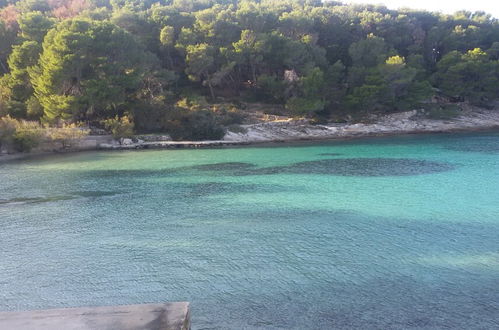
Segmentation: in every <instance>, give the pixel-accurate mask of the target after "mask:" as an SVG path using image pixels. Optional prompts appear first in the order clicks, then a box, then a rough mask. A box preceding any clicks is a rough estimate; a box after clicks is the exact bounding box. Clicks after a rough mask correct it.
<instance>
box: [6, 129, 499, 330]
mask: <svg viewBox="0 0 499 330" xmlns="http://www.w3.org/2000/svg"><path fill="white" fill-rule="evenodd" d="M498 188H499V134H492V133H491V134H479V135H436V136H419V137H414V136H413V137H397V138H383V139H372V140H358V141H351V142H342V143H338V142H336V143H320V144H303V145H296V146H278V147H271V148H270V147H251V148H240V149H218V150H172V151H141V152H95V153H81V154H71V155H63V156H55V157H54V156H51V157H48V158H43V159H33V160H28V161H23V162H12V163H5V164H0V224H1V227H0V228H1V229H0V254H1V258H0V310H18V309H23V310H24V309H37V308H52V307H67V306H84V305H109V304H133V303H147V302H161V301H191V302H192V313H193V318H192V321H193V328H194V329H220V328H225V329H239V328H246V329H253V328H262V329H263V328H265V329H311V328H313V329H330V328H347V329H348V328H370V329H374V328H378V329H390V328H394V329H400V328H417V329H440V328H460V329H492V328H498V327H499V312H498V311H499V189H498Z"/></svg>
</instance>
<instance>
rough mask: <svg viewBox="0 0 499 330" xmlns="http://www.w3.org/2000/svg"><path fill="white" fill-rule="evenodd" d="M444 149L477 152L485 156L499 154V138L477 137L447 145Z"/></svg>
mask: <svg viewBox="0 0 499 330" xmlns="http://www.w3.org/2000/svg"><path fill="white" fill-rule="evenodd" d="M444 148H445V149H447V150H451V151H459V152H477V153H483V154H490V155H495V154H499V136H476V137H469V138H468V139H467V140H460V141H459V143H446V144H445V145H444Z"/></svg>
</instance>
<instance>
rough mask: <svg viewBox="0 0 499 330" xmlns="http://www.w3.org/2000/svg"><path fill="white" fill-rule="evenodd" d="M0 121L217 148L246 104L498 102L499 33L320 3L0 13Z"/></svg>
mask: <svg viewBox="0 0 499 330" xmlns="http://www.w3.org/2000/svg"><path fill="white" fill-rule="evenodd" d="M0 8H1V9H0V76H1V77H0V117H2V116H3V117H6V118H7V117H8V118H10V119H11V120H14V119H27V120H31V121H38V122H40V123H43V124H44V125H53V126H54V125H55V126H57V125H62V124H63V123H65V124H74V123H76V124H77V123H84V124H86V125H88V124H91V125H97V126H99V125H101V127H103V126H106V127H108V128H111V129H113V128H114V129H116V130H118V131H119V130H120V129H123V130H125V131H126V130H127V129H128V130H130V129H134V130H135V131H137V132H165V131H167V132H170V133H171V134H172V135H173V136H174V137H176V138H178V139H180V138H193V139H202V138H213V137H220V135H223V130H222V129H221V127H222V126H223V125H225V126H226V125H229V124H233V123H238V122H239V121H240V120H241V118H240V117H241V114H240V112H241V111H240V110H241V108H242V107H243V104H244V103H247V102H264V103H272V104H277V105H281V106H282V109H285V111H287V113H289V114H291V115H296V116H308V117H312V118H321V119H322V120H329V119H331V118H341V117H342V116H362V115H365V114H367V113H382V112H394V111H401V110H408V109H413V108H417V107H424V106H426V105H427V104H429V103H428V100H430V99H432V97H433V99H435V98H434V97H435V96H437V97H440V98H445V99H446V100H447V101H450V102H468V103H470V104H474V105H478V106H483V107H490V106H492V105H493V104H494V102H495V100H496V99H498V98H499V23H498V20H497V19H495V18H493V17H491V16H490V15H488V14H486V13H483V12H475V13H471V12H465V11H463V12H457V13H455V14H453V15H444V14H439V13H430V12H426V11H415V10H410V9H407V10H405V9H403V10H389V9H387V8H386V7H383V6H373V5H344V4H342V3H340V2H335V1H330V2H327V1H324V2H323V1H319V0H279V1H277V0H241V1H238V0H20V1H17V0H0Z"/></svg>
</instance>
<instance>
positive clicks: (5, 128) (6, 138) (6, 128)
mask: <svg viewBox="0 0 499 330" xmlns="http://www.w3.org/2000/svg"><path fill="white" fill-rule="evenodd" d="M16 127H17V120H15V119H12V118H11V117H10V116H6V117H2V118H0V149H10V148H11V147H12V144H13V140H14V134H15V133H16Z"/></svg>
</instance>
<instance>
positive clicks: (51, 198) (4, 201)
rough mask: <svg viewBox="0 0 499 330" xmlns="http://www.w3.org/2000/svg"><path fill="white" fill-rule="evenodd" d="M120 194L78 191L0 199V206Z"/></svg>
mask: <svg viewBox="0 0 499 330" xmlns="http://www.w3.org/2000/svg"><path fill="white" fill-rule="evenodd" d="M117 194H120V192H116V191H78V192H74V193H71V194H70V195H60V196H48V197H16V198H11V199H0V206H1V205H15V204H38V203H48V202H58V201H65V200H71V199H77V198H81V197H104V196H113V195H117Z"/></svg>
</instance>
